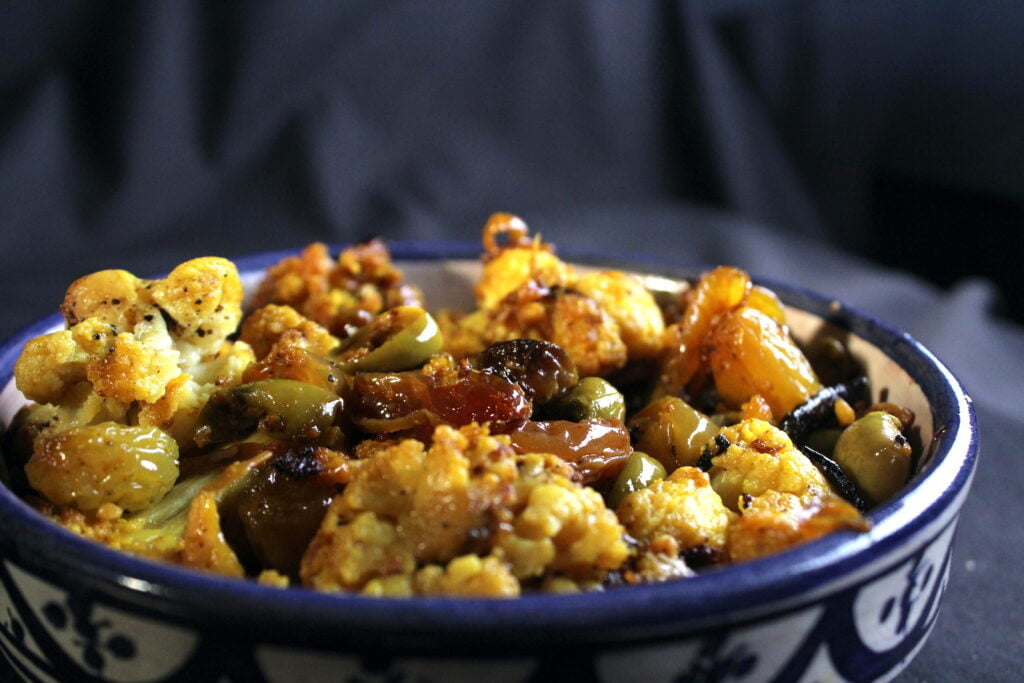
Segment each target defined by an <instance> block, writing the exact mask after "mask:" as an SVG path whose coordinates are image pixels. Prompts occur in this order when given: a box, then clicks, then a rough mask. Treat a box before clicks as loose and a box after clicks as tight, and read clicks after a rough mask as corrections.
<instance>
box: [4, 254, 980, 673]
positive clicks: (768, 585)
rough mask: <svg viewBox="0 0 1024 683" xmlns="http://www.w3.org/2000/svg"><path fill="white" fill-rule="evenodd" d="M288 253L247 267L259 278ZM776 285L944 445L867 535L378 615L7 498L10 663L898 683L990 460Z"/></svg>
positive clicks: (892, 351)
mask: <svg viewBox="0 0 1024 683" xmlns="http://www.w3.org/2000/svg"><path fill="white" fill-rule="evenodd" d="M392 251H393V253H394V255H395V257H396V260H399V261H413V262H420V261H425V262H429V263H428V265H427V266H424V267H425V268H426V269H427V270H430V269H437V268H439V267H440V265H441V264H442V263H444V262H445V261H446V260H449V259H460V258H461V259H473V258H475V256H476V254H477V248H476V246H475V245H469V244H461V243H449V244H444V243H442V244H437V243H430V244H425V243H398V244H394V245H392ZM283 255H285V254H284V253H276V254H266V255H261V256H256V257H252V258H249V259H242V260H239V261H238V265H239V268H240V270H242V271H243V272H248V271H256V270H259V269H262V268H264V267H266V266H267V265H269V264H271V263H273V262H276V261H277V260H278V259H279V258H281V257H282V256H283ZM588 260H589V261H591V262H593V260H594V259H588ZM643 270H644V272H661V273H662V274H665V275H676V276H677V275H679V273H677V272H673V271H671V270H664V269H662V268H659V267H657V266H655V265H651V267H650V268H648V264H643ZM411 279H413V280H415V279H416V278H411ZM764 284H767V285H768V286H770V287H772V288H773V289H775V290H776V292H777V293H778V294H779V295H780V296H781V297H782V299H783V301H785V302H786V303H787V304H788V305H789V306H791V307H793V308H796V309H801V310H803V311H806V312H808V313H810V314H812V315H814V316H818V317H820V318H821V319H823V320H827V321H829V322H830V323H832V324H834V325H836V326H837V327H839V328H842V329H844V330H847V331H849V332H850V333H852V334H853V335H856V336H857V337H860V338H861V339H863V340H864V341H865V342H867V343H868V344H870V345H873V346H874V347H876V348H877V349H879V350H880V351H882V352H883V353H884V355H885V356H887V357H888V358H889V359H891V361H894V362H895V365H897V366H899V367H900V368H902V369H903V371H904V372H905V373H906V377H907V378H909V381H911V382H913V383H916V385H918V386H919V387H920V392H921V393H922V394H923V396H924V397H925V398H926V400H927V406H926V408H927V410H929V411H930V415H931V422H932V424H933V429H934V433H935V434H936V435H937V436H936V438H935V439H934V440H932V442H931V445H930V452H929V457H928V458H926V459H925V460H924V462H923V463H921V467H920V471H919V472H918V474H917V475H916V476H915V477H914V479H913V481H912V482H911V483H910V484H909V485H908V486H907V488H906V490H905V491H903V492H902V493H901V494H900V495H899V496H897V497H896V498H895V499H893V500H891V501H889V502H888V503H886V504H885V505H883V506H881V507H880V508H878V509H875V510H873V511H872V512H871V513H870V515H869V516H870V519H871V521H872V522H873V529H872V530H871V531H870V532H869V533H866V534H854V533H852V532H841V533H836V534H832V535H830V536H827V537H825V538H822V539H820V540H817V541H815V542H813V543H809V544H807V545H804V546H801V547H798V548H795V549H793V550H790V551H788V552H785V553H782V554H780V555H777V556H774V557H769V558H765V559H762V560H758V561H755V562H751V563H747V564H741V565H735V566H730V567H727V568H723V569H719V570H715V571H711V572H708V573H705V574H702V575H699V576H697V577H695V578H692V579H687V580H684V581H677V582H671V583H665V584H659V585H649V586H635V587H628V588H624V589H618V590H610V591H608V592H605V593H598V594H582V595H570V596H545V595H528V596H525V597H523V598H520V599H517V600H507V601H500V600H475V599H450V598H416V599H411V600H382V599H373V598H364V597H359V596H347V595H346V596H338V595H325V594H318V593H314V592H312V591H307V590H303V589H292V590H279V589H273V588H269V587H264V586H260V585H257V584H255V583H252V582H245V581H238V580H231V579H225V578H220V577H215V576H210V575H204V574H201V573H198V572H193V571H188V570H184V569H181V568H177V567H173V566H165V565H160V564H156V563H153V562H149V561H146V560H141V559H138V558H135V557H131V556H128V555H124V554H121V553H117V552H115V551H112V550H109V549H107V548H104V547H102V546H99V545H96V544H94V543H92V542H90V541H87V540H85V539H83V538H80V537H78V536H76V535H75V534H73V533H71V532H69V531H67V530H64V529H62V528H59V527H57V526H55V525H53V524H52V523H50V522H49V521H47V520H45V519H44V518H42V517H41V516H40V515H38V514H37V513H35V512H34V511H33V510H31V509H30V508H29V507H28V506H27V505H25V504H24V503H23V502H22V501H20V500H19V499H18V498H17V497H15V496H14V495H12V494H11V493H10V492H9V491H8V490H7V489H6V488H2V487H0V649H2V650H3V653H4V654H5V656H6V657H7V659H8V661H9V662H10V663H11V665H12V666H13V667H14V669H15V670H16V671H17V672H18V673H19V674H20V675H21V676H22V677H23V678H25V679H26V680H61V681H64V680H169V681H179V680H180V681H200V680H210V681H213V680H221V679H224V678H227V679H230V680H266V681H277V680H282V681H283V680H294V679H295V677H296V676H297V675H298V673H299V672H301V674H302V677H303V678H304V679H306V680H375V679H380V680H395V681H402V680H416V681H427V680H438V681H441V680H453V679H472V680H488V681H496V680H548V679H555V678H567V679H569V680H588V679H601V680H621V679H623V678H626V677H631V678H639V679H642V680H645V681H647V680H652V681H653V680H699V681H718V680H736V681H762V680H808V681H812V680H838V679H848V680H875V679H886V678H889V677H891V676H893V675H895V674H896V673H897V672H898V671H899V670H901V669H902V668H903V666H905V665H906V663H907V662H908V661H909V660H910V659H911V658H912V657H913V656H914V655H915V654H916V652H917V651H918V650H919V649H920V647H921V645H922V644H923V643H924V639H925V638H926V636H927V635H928V633H929V632H930V630H931V628H932V626H933V625H934V623H935V619H936V617H937V614H938V608H939V604H940V601H941V598H942V594H943V592H944V590H945V586H946V579H947V576H948V572H949V566H950V556H951V551H952V540H953V536H954V531H955V528H956V521H957V517H958V515H959V511H960V508H961V506H962V504H963V501H964V498H965V496H966V495H967V492H968V489H969V486H970V481H971V478H972V476H973V472H974V467H975V464H976V457H977V446H978V444H977V426H976V424H975V418H974V413H973V409H972V407H971V403H970V399H969V397H968V396H967V395H966V394H965V393H964V391H963V389H962V388H961V387H960V385H959V384H958V383H957V381H956V379H955V378H954V377H953V376H952V375H951V373H950V372H949V371H948V370H947V369H946V368H945V367H944V366H943V365H942V364H941V363H939V362H938V361H937V360H936V359H935V358H934V357H933V356H932V354H931V353H930V352H928V351H927V350H926V349H925V348H923V347H922V346H921V345H920V344H918V343H917V342H916V341H914V340H913V339H912V338H910V337H909V336H907V335H905V334H902V333H900V332H898V331H896V330H893V329H892V328H890V327H888V326H886V325H885V324H883V323H881V322H879V321H877V320H874V319H872V318H870V317H869V316H866V315H863V314H861V313H858V312H856V311H853V310H850V309H848V308H845V307H842V306H837V305H836V304H835V302H832V301H829V300H827V299H824V298H822V297H820V296H818V295H815V294H813V293H810V292H807V291H803V290H797V289H793V288H791V287H786V286H784V285H779V284H776V283H770V282H769V283H764ZM429 294H430V292H429V291H428V297H429ZM60 323H61V320H60V317H59V316H51V317H49V318H47V319H45V320H43V321H41V322H40V323H38V324H36V325H33V326H31V327H29V328H28V329H26V330H24V331H23V332H22V333H20V334H19V335H17V336H16V337H15V338H14V339H12V340H10V341H9V342H8V343H7V344H5V345H4V346H3V347H2V348H0V386H3V387H4V393H3V394H2V395H0V409H4V407H5V406H8V405H11V404H12V403H11V402H12V401H16V400H17V399H18V395H17V394H16V392H15V391H14V389H13V386H12V383H11V382H10V378H11V374H12V370H13V364H14V361H15V360H16V358H17V355H18V354H19V353H20V350H21V346H22V344H23V343H24V342H25V341H26V340H27V339H28V338H30V337H33V336H36V335H38V334H40V333H42V332H44V331H46V330H48V329H51V328H53V327H54V326H57V325H59V324H60ZM4 414H5V415H7V413H4ZM924 445H925V447H928V446H929V444H928V443H925V444H924Z"/></svg>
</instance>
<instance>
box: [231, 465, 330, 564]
mask: <svg viewBox="0 0 1024 683" xmlns="http://www.w3.org/2000/svg"><path fill="white" fill-rule="evenodd" d="M324 469H325V464H324V462H323V461H322V459H321V458H320V457H318V453H317V449H316V448H314V447H312V446H305V447H300V448H291V449H289V450H287V451H285V452H284V453H282V454H281V455H280V456H278V457H277V458H275V459H274V460H271V461H270V462H269V463H267V464H265V465H263V466H262V467H260V468H259V470H258V471H257V472H255V473H254V476H253V477H251V478H250V479H249V480H248V481H247V482H246V485H245V486H244V488H243V489H242V490H241V491H240V492H239V493H238V498H237V502H236V505H237V514H238V518H239V521H240V523H241V526H242V530H243V532H244V534H245V538H246V540H247V541H248V545H249V549H250V550H251V552H252V553H253V554H254V555H255V557H256V559H257V561H258V564H259V566H260V567H264V568H268V567H269V568H271V569H276V570H277V571H279V572H281V573H282V574H285V575H288V576H292V577H296V576H298V571H299V562H300V560H301V559H302V553H303V552H305V550H306V546H308V545H309V542H310V540H312V538H313V535H314V534H315V533H316V530H317V528H318V527H319V526H320V522H321V520H322V519H323V517H324V513H325V512H326V511H327V506H328V505H330V503H331V501H332V500H333V499H334V496H335V495H337V494H338V492H339V487H338V486H337V485H336V484H334V483H332V482H330V481H325V480H324V479H323V478H321V477H320V476H319V475H320V474H321V473H322V472H323V471H324Z"/></svg>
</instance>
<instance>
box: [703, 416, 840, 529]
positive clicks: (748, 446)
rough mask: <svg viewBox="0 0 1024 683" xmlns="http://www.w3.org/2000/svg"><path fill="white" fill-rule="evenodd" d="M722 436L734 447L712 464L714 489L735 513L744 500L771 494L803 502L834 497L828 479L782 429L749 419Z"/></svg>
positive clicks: (723, 431)
mask: <svg viewBox="0 0 1024 683" xmlns="http://www.w3.org/2000/svg"><path fill="white" fill-rule="evenodd" d="M721 434H722V436H724V437H725V438H726V439H728V440H729V444H730V446H729V448H728V449H726V451H725V452H724V453H722V454H721V455H719V456H717V457H715V458H713V459H712V460H711V462H712V464H713V465H714V466H713V467H712V469H711V472H710V474H711V485H712V487H714V489H715V491H717V492H718V494H719V495H720V496H721V497H722V500H723V501H724V502H725V504H726V505H727V506H729V508H731V509H732V510H738V509H739V505H740V499H741V497H742V496H744V495H747V496H760V495H761V494H763V493H765V492H766V491H768V490H775V491H780V492H782V493H792V494H794V495H796V496H799V497H802V498H815V497H821V496H826V495H832V494H833V493H834V492H833V491H832V487H831V486H829V483H828V481H827V480H826V479H825V477H824V475H822V473H821V472H820V471H819V470H818V468H817V467H815V466H814V464H813V463H812V462H811V461H810V460H808V459H807V456H805V455H804V454H803V453H801V452H800V451H799V450H797V448H796V447H795V446H794V445H793V442H792V441H791V440H790V438H789V436H787V435H786V433H785V432H783V431H782V430H781V429H777V428H776V427H773V426H772V425H771V424H769V423H767V422H765V421H763V420H758V419H747V420H743V421H742V422H740V423H738V424H735V425H733V426H731V427H726V428H725V429H723V430H722V432H721Z"/></svg>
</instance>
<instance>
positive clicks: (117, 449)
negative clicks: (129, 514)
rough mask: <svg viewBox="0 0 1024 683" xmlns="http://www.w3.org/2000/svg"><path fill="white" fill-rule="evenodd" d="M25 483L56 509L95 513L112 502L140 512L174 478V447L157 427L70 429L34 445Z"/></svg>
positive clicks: (105, 425) (111, 424)
mask: <svg viewBox="0 0 1024 683" xmlns="http://www.w3.org/2000/svg"><path fill="white" fill-rule="evenodd" d="M25 475H26V476H27V477H28V483H29V484H30V485H31V486H32V488H34V489H35V490H36V491H38V492H39V493H41V494H42V495H43V496H45V497H46V498H47V499H49V500H50V501H52V502H54V503H56V504H58V505H71V506H74V507H76V508H78V509H79V510H84V511H89V510H95V509H97V508H98V507H100V506H101V505H103V504H105V503H113V504H115V505H118V506H120V507H121V508H123V509H125V510H127V511H136V510H145V509H146V508H148V507H150V506H151V505H153V504H154V503H156V502H157V501H159V500H160V499H161V498H163V497H164V496H165V495H167V492H168V491H170V490H171V487H172V486H174V481H175V479H177V478H178V444H177V443H176V442H175V441H174V439H172V438H171V437H170V435H168V434H166V433H164V432H162V431H161V430H159V429H157V428H156V427H131V426H126V425H122V424H117V423H116V422H101V423H99V424H95V425H88V426H81V427H72V428H70V429H67V430H65V431H63V432H60V433H59V434H56V435H54V436H43V437H40V438H39V439H37V440H36V447H35V452H34V453H33V454H32V457H30V458H29V459H28V462H27V463H26V464H25Z"/></svg>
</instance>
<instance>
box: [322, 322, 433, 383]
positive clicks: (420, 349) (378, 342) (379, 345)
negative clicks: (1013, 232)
mask: <svg viewBox="0 0 1024 683" xmlns="http://www.w3.org/2000/svg"><path fill="white" fill-rule="evenodd" d="M442 343H443V339H442V336H441V330H440V328H438V326H437V322H436V321H435V320H434V318H433V317H432V316H431V315H430V314H429V313H427V312H426V311H424V310H423V309H422V308H417V307H416V306H399V307H397V308H392V309H391V310H389V311H385V312H384V313H381V314H380V315H378V316H377V317H376V318H374V319H373V321H372V322H371V323H370V324H369V325H366V326H364V327H361V328H359V330H358V331H357V332H356V333H355V334H353V335H352V336H351V337H349V338H348V340H347V341H345V342H343V343H342V346H341V351H340V353H339V355H338V359H337V360H338V365H339V366H341V368H342V369H343V370H347V371H351V372H355V371H358V372H398V371H401V370H411V369H412V368H415V367H419V366H420V365H423V363H425V362H426V361H427V360H428V359H429V358H430V357H431V356H433V355H434V354H435V353H438V352H440V351H441V346H442Z"/></svg>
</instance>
